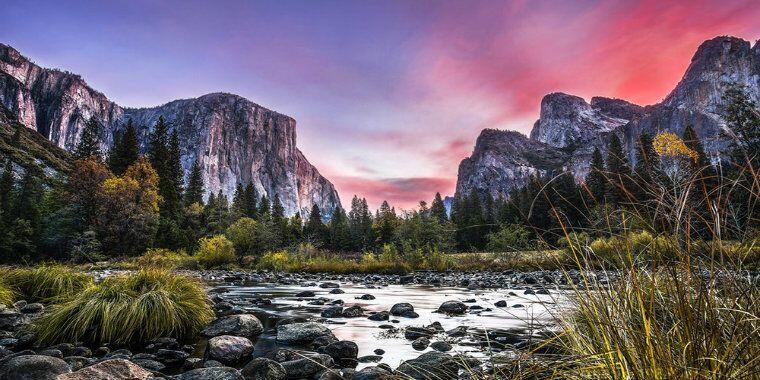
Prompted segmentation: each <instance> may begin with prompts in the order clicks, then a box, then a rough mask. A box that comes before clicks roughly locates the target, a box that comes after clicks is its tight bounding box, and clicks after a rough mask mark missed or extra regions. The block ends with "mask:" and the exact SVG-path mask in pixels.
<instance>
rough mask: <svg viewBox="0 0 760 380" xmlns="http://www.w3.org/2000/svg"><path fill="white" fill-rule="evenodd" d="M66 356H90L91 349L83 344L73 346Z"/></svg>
mask: <svg viewBox="0 0 760 380" xmlns="http://www.w3.org/2000/svg"><path fill="white" fill-rule="evenodd" d="M64 355H66V352H64ZM67 356H83V357H85V358H89V357H91V356H92V350H90V349H89V348H87V347H84V346H77V347H74V348H73V349H72V350H71V352H69V353H68V355H67Z"/></svg>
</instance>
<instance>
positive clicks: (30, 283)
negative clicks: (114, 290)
mask: <svg viewBox="0 0 760 380" xmlns="http://www.w3.org/2000/svg"><path fill="white" fill-rule="evenodd" d="M92 282H93V278H92V276H91V275H89V274H86V273H83V272H81V271H79V270H78V269H76V268H73V267H68V266H65V265H49V264H43V265H40V266H36V267H31V268H14V269H10V270H9V271H8V273H7V275H6V278H5V283H6V284H7V285H8V286H9V287H10V288H11V289H12V290H14V291H15V292H16V293H17V294H18V295H19V297H22V298H23V299H25V300H26V301H29V302H40V301H43V302H49V301H55V300H58V299H65V298H68V297H71V296H72V295H74V294H76V293H78V292H80V291H81V290H82V289H84V288H86V287H88V286H89V285H90V284H92Z"/></svg>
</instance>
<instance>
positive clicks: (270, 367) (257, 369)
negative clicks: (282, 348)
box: [240, 358, 286, 380]
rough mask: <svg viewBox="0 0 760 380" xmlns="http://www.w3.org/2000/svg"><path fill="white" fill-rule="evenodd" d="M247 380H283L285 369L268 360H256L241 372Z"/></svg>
mask: <svg viewBox="0 0 760 380" xmlns="http://www.w3.org/2000/svg"><path fill="white" fill-rule="evenodd" d="M240 373H241V374H242V375H243V378H245V380H283V379H285V377H286V373H285V368H284V367H283V366H282V365H281V364H280V363H278V362H276V361H274V360H271V359H267V358H256V359H253V360H251V362H250V363H248V364H246V365H245V367H243V369H241V370H240Z"/></svg>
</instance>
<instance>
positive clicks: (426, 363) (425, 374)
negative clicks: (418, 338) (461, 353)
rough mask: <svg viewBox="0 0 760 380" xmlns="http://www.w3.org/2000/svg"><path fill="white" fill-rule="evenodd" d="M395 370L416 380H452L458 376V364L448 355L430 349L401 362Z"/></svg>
mask: <svg viewBox="0 0 760 380" xmlns="http://www.w3.org/2000/svg"><path fill="white" fill-rule="evenodd" d="M396 372H398V373H400V374H403V375H405V376H408V377H411V378H413V379H416V380H424V379H437V380H445V379H451V380H453V379H456V378H457V377H458V373H459V365H458V364H457V362H456V360H454V358H452V357H451V356H450V355H447V354H444V353H440V352H435V351H431V352H426V353H424V354H422V355H420V356H419V357H418V358H416V359H412V360H407V361H405V362H403V363H401V365H400V366H399V367H398V369H397V370H396Z"/></svg>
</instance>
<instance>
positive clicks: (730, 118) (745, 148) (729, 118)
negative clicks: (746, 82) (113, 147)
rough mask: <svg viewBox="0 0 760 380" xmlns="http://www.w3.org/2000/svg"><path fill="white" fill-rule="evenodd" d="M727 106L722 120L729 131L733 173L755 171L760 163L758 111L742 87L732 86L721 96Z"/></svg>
mask: <svg viewBox="0 0 760 380" xmlns="http://www.w3.org/2000/svg"><path fill="white" fill-rule="evenodd" d="M723 99H724V101H725V102H726V103H727V104H728V106H727V107H726V114H725V116H724V119H725V121H726V126H727V127H728V128H729V130H730V131H731V135H730V136H729V137H730V138H731V140H732V144H731V159H732V161H733V162H734V163H735V166H736V168H735V171H740V170H741V168H742V167H750V166H751V167H753V168H755V169H757V167H758V162H760V110H758V107H757V105H756V104H755V102H754V101H753V100H752V99H751V98H750V97H749V95H748V94H747V90H746V88H745V87H743V86H739V85H733V86H731V87H729V88H728V90H726V93H725V94H724V96H723Z"/></svg>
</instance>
